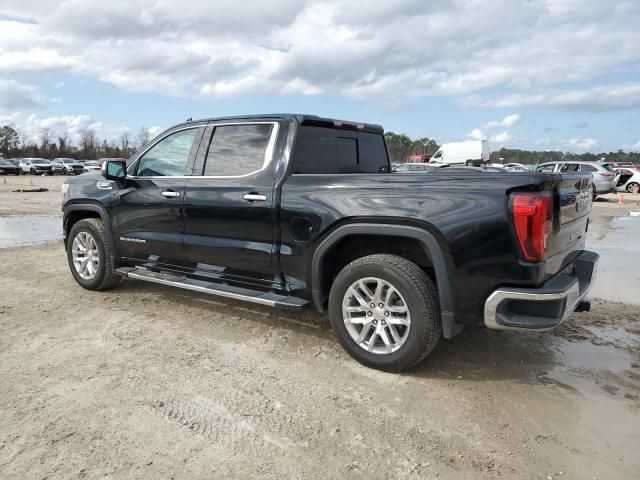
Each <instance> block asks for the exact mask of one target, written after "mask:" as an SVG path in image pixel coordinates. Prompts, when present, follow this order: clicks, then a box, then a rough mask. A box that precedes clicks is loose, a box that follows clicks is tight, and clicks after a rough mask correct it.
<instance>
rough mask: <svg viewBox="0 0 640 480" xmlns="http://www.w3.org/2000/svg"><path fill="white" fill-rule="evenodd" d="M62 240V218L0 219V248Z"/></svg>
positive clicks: (34, 216) (32, 216)
mask: <svg viewBox="0 0 640 480" xmlns="http://www.w3.org/2000/svg"><path fill="white" fill-rule="evenodd" d="M60 239H62V217H60V216H57V215H56V216H40V215H31V216H20V217H0V248H10V247H19V246H21V245H30V244H34V243H43V242H51V241H55V240H60Z"/></svg>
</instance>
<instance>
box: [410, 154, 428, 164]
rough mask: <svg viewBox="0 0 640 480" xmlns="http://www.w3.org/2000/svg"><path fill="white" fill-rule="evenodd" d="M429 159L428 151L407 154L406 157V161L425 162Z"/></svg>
mask: <svg viewBox="0 0 640 480" xmlns="http://www.w3.org/2000/svg"><path fill="white" fill-rule="evenodd" d="M429 160H431V155H429V154H428V153H423V154H418V155H409V156H408V157H407V163H426V162H428V161H429Z"/></svg>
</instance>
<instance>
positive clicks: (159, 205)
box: [112, 125, 204, 265]
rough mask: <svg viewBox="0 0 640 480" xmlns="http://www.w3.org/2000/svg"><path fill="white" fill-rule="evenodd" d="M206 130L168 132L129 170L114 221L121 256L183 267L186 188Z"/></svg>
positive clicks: (190, 127)
mask: <svg viewBox="0 0 640 480" xmlns="http://www.w3.org/2000/svg"><path fill="white" fill-rule="evenodd" d="M203 132H204V125H201V126H198V125H193V126H189V127H185V128H179V129H176V130H174V131H171V132H168V133H167V134H166V135H164V136H163V137H161V138H160V139H159V140H157V141H155V142H154V143H153V144H152V145H151V146H150V147H149V148H148V149H147V150H146V151H145V152H144V153H143V154H142V155H141V156H140V157H139V158H138V159H137V160H136V161H135V164H133V165H132V166H130V167H129V176H127V178H126V181H125V183H124V185H123V186H122V188H119V190H118V191H117V195H118V201H117V203H116V205H115V207H113V211H112V219H113V222H114V230H115V232H116V235H114V237H115V242H116V246H117V249H118V253H119V254H120V255H121V256H123V257H127V258H131V259H135V260H138V261H145V262H150V263H157V264H168V265H178V264H181V263H183V262H184V261H185V252H184V216H183V205H184V188H185V184H186V183H187V178H188V176H187V175H186V173H187V172H188V171H190V169H191V168H193V160H194V159H195V155H196V153H197V149H198V145H199V141H200V138H201V137H202V134H203Z"/></svg>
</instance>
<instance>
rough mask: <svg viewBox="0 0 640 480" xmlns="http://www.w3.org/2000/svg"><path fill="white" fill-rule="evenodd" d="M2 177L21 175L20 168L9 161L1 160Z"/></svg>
mask: <svg viewBox="0 0 640 480" xmlns="http://www.w3.org/2000/svg"><path fill="white" fill-rule="evenodd" d="M0 175H20V168H18V167H16V166H15V165H14V164H13V163H12V162H10V161H9V160H8V159H7V160H5V159H4V158H0Z"/></svg>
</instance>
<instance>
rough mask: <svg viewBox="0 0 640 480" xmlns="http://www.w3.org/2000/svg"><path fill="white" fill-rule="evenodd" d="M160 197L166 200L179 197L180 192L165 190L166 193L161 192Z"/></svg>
mask: <svg viewBox="0 0 640 480" xmlns="http://www.w3.org/2000/svg"><path fill="white" fill-rule="evenodd" d="M162 196H163V197H167V198H173V197H179V196H180V192H173V191H171V190H166V191H164V192H162Z"/></svg>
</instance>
